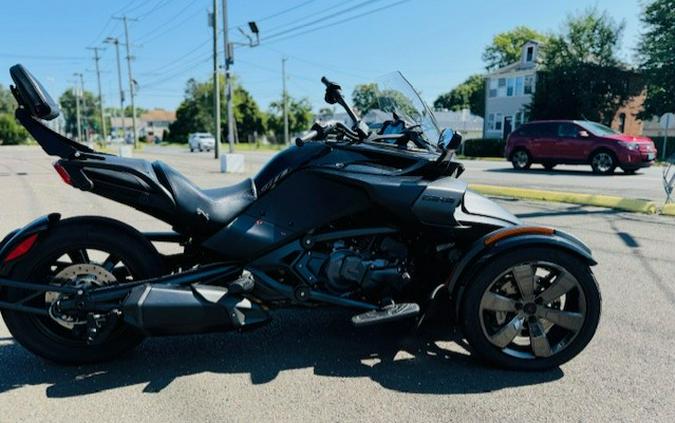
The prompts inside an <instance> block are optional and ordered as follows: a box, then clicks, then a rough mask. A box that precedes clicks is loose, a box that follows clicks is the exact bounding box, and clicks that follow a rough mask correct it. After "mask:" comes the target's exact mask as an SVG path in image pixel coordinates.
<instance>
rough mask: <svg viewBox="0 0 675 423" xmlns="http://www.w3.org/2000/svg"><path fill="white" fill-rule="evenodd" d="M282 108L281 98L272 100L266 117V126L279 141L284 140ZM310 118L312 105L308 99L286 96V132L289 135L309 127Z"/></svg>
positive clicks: (310, 123) (311, 116)
mask: <svg viewBox="0 0 675 423" xmlns="http://www.w3.org/2000/svg"><path fill="white" fill-rule="evenodd" d="M283 110H284V109H283V100H279V101H275V102H272V103H271V104H270V110H269V113H268V118H267V127H268V128H269V130H270V131H271V132H272V134H274V136H275V138H276V139H277V140H278V142H280V143H281V142H283V140H284V115H283ZM312 118H313V114H312V105H311V104H310V102H309V100H308V99H306V98H301V99H294V98H292V97H290V96H289V97H288V132H289V133H290V134H291V135H293V134H298V133H300V132H303V131H306V130H307V129H309V127H310V126H311V125H312Z"/></svg>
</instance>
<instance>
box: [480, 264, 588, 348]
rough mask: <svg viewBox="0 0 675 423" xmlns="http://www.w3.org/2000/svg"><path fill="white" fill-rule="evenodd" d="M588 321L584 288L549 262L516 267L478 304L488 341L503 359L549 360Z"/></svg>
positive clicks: (509, 270) (501, 278)
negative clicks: (509, 357) (506, 355)
mask: <svg viewBox="0 0 675 423" xmlns="http://www.w3.org/2000/svg"><path fill="white" fill-rule="evenodd" d="M585 320H586V299H585V297H584V293H583V290H582V289H581V285H580V284H579V282H578V281H577V280H576V278H575V277H574V276H573V275H572V274H571V273H570V272H568V271H567V270H565V269H564V268H562V267H560V266H558V265H555V264H553V263H547V262H530V263H522V264H518V265H516V266H513V267H511V268H509V269H508V270H506V271H505V272H503V273H502V274H500V275H499V276H498V277H497V278H496V279H495V280H494V281H493V282H492V283H491V284H490V285H489V287H488V288H487V289H486V290H485V292H484V293H483V296H482V298H481V302H480V323H481V328H482V330H483V333H484V335H485V336H486V337H487V339H488V340H489V342H490V343H491V344H493V345H494V346H495V347H497V348H499V349H501V350H502V351H503V352H504V353H506V354H508V355H511V356H514V357H517V358H524V359H535V358H546V357H550V356H552V355H555V354H557V353H559V352H560V351H562V350H564V349H565V348H566V347H567V346H568V345H569V344H570V343H571V342H572V340H573V339H574V338H575V337H576V336H577V335H578V333H579V331H580V330H581V328H582V326H583V324H584V322H585Z"/></svg>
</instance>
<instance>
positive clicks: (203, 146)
mask: <svg viewBox="0 0 675 423" xmlns="http://www.w3.org/2000/svg"><path fill="white" fill-rule="evenodd" d="M215 145H216V139H215V138H214V137H213V135H211V134H209V133H208V132H196V133H194V134H190V136H189V137H188V146H189V147H190V152H193V151H195V150H199V151H204V150H206V151H211V150H213V149H214V148H215Z"/></svg>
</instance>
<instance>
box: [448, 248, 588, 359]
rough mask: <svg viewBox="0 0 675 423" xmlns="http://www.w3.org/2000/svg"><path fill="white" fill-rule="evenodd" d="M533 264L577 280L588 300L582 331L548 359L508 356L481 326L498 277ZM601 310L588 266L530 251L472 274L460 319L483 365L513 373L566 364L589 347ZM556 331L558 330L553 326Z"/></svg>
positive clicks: (503, 258) (569, 258)
mask: <svg viewBox="0 0 675 423" xmlns="http://www.w3.org/2000/svg"><path fill="white" fill-rule="evenodd" d="M533 261H540V262H541V261H544V262H548V263H552V264H555V265H557V266H560V267H562V268H564V269H565V270H566V271H568V272H569V273H571V274H572V276H574V277H575V278H576V280H577V281H578V283H579V286H580V287H581V289H582V290H583V298H585V317H584V321H583V324H582V325H581V328H580V329H579V331H578V332H577V333H576V335H574V337H573V338H572V339H571V341H570V342H569V344H567V345H566V346H565V347H563V348H562V349H561V350H560V351H559V352H557V353H554V354H553V355H551V356H548V357H528V358H519V357H516V356H514V355H511V354H508V353H507V352H505V350H506V348H504V349H500V348H499V347H498V346H496V345H493V343H491V342H490V340H489V339H488V336H487V335H486V333H485V332H484V330H483V325H482V323H481V316H480V313H481V308H480V303H481V300H482V298H483V295H484V293H485V291H486V290H487V289H489V288H490V286H491V285H492V283H493V281H494V280H495V279H496V278H498V277H499V275H502V274H503V273H504V272H505V271H507V270H508V269H509V268H511V267H513V266H514V265H517V264H520V263H528V262H533ZM600 308H601V297H600V289H599V287H598V284H597V281H596V280H595V277H594V276H593V273H592V271H591V269H590V268H589V267H588V265H587V264H586V262H584V261H583V260H581V259H580V258H578V257H576V256H574V255H572V254H569V253H566V252H563V251H560V250H557V249H552V248H532V247H530V248H523V249H521V250H517V251H513V252H508V253H504V254H503V255H501V256H498V257H497V258H496V259H494V261H492V262H491V263H488V265H486V266H484V267H483V268H482V269H480V270H478V271H477V272H476V273H475V274H473V276H472V277H471V281H469V283H468V286H467V287H466V290H465V293H464V295H463V299H462V304H461V309H460V313H461V314H460V318H461V323H462V329H463V331H464V335H465V337H466V339H467V341H468V342H469V344H470V345H471V347H472V350H473V352H474V353H475V355H476V356H477V357H478V358H479V359H481V360H482V361H485V362H487V363H489V364H492V365H496V366H498V367H502V368H506V369H511V370H530V371H541V370H546V369H550V368H554V367H557V366H559V365H561V364H563V363H565V362H567V361H568V360H570V359H572V358H573V357H575V356H576V355H577V354H579V353H580V352H581V351H582V350H583V349H584V348H585V347H586V345H587V344H588V343H589V342H590V340H591V339H592V338H593V335H594V334H595V331H596V329H597V327H598V323H599V320H600ZM553 329H557V328H556V327H555V326H554V327H553ZM553 329H551V331H552V330H553ZM549 333H550V332H549ZM546 336H549V335H546ZM510 345H512V344H509V346H510Z"/></svg>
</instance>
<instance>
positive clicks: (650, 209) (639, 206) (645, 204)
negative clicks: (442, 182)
mask: <svg viewBox="0 0 675 423" xmlns="http://www.w3.org/2000/svg"><path fill="white" fill-rule="evenodd" d="M469 189H471V190H473V191H476V192H478V193H481V194H485V195H496V196H502V197H513V198H521V199H526V200H543V201H557V202H560V203H573V204H582V205H587V206H597V207H608V208H612V209H619V210H627V211H631V212H637V213H648V214H653V213H656V204H655V203H654V202H653V201H649V200H638V199H634V198H624V197H614V196H611V195H596V194H581V193H577V192H562V191H544V190H538V189H529V188H513V187H503V186H498V185H481V184H469ZM664 209H665V207H664ZM673 211H674V212H675V208H674V209H673Z"/></svg>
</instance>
